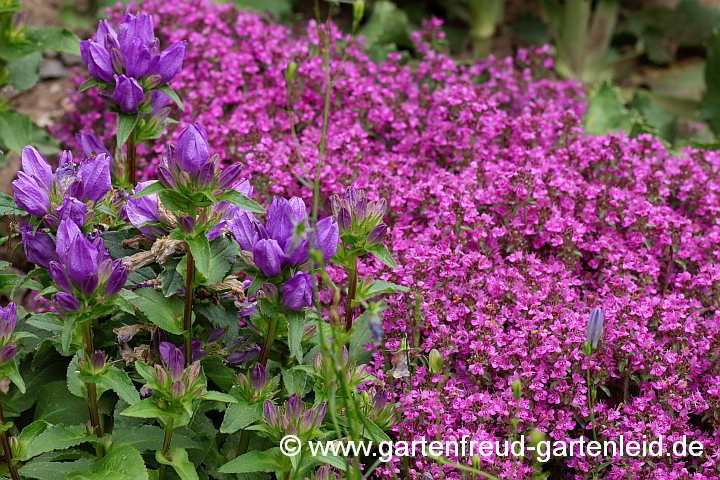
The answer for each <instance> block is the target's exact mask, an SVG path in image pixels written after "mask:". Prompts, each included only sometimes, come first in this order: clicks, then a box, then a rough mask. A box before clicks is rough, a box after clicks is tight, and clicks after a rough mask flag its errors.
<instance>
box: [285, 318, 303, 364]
mask: <svg viewBox="0 0 720 480" xmlns="http://www.w3.org/2000/svg"><path fill="white" fill-rule="evenodd" d="M289 317H290V318H289V320H288V347H289V348H290V356H291V357H295V359H296V360H297V361H298V363H302V359H303V351H302V345H301V342H302V337H303V329H304V327H305V317H303V316H302V315H297V314H293V315H290V316H289Z"/></svg>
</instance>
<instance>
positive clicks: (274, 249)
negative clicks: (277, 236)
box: [252, 238, 285, 277]
mask: <svg viewBox="0 0 720 480" xmlns="http://www.w3.org/2000/svg"><path fill="white" fill-rule="evenodd" d="M252 252H253V262H254V263H255V265H257V267H258V268H259V269H260V270H262V272H263V273H264V274H265V276H266V277H272V276H275V275H278V274H279V273H280V271H281V270H282V263H283V261H284V260H285V255H284V254H283V251H282V249H281V248H280V245H278V242H277V241H276V240H274V239H269V240H268V239H264V238H263V239H260V240H258V241H257V242H256V243H255V246H254V247H253V250H252Z"/></svg>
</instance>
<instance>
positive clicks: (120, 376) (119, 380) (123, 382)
mask: <svg viewBox="0 0 720 480" xmlns="http://www.w3.org/2000/svg"><path fill="white" fill-rule="evenodd" d="M78 379H79V380H81V381H83V382H86V383H96V384H98V385H102V386H103V387H105V390H112V391H114V392H115V393H117V395H118V397H120V398H122V399H123V400H125V401H126V402H127V403H128V404H130V405H133V404H135V403H137V402H139V401H140V394H139V393H138V391H137V389H136V388H135V385H133V382H132V380H130V377H129V376H128V374H127V373H125V371H124V370H120V369H119V368H117V367H115V366H110V367H109V368H108V369H107V370H106V371H105V372H104V373H103V374H102V375H96V376H90V375H85V374H83V373H80V374H78Z"/></svg>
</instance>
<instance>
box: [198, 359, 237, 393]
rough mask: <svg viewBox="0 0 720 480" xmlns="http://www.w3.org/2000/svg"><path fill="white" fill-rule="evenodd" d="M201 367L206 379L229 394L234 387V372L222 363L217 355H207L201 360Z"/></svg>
mask: <svg viewBox="0 0 720 480" xmlns="http://www.w3.org/2000/svg"><path fill="white" fill-rule="evenodd" d="M202 365H203V372H205V375H206V376H207V378H209V379H210V380H212V381H213V382H215V384H216V385H217V386H218V387H220V388H221V389H223V390H225V391H227V392H229V391H230V389H231V388H232V387H233V385H235V381H236V375H235V372H234V371H233V370H232V369H231V368H230V367H228V366H227V365H225V364H224V363H223V361H222V358H220V357H218V356H217V355H208V356H207V357H205V358H203V360H202Z"/></svg>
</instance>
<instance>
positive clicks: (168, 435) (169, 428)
mask: <svg viewBox="0 0 720 480" xmlns="http://www.w3.org/2000/svg"><path fill="white" fill-rule="evenodd" d="M174 423H175V420H173V419H172V418H169V419H168V420H167V423H166V424H165V437H164V438H163V449H162V455H163V457H165V458H167V455H168V453H169V452H170V444H171V443H172V432H173V426H174ZM166 467H167V465H164V464H163V465H160V471H159V472H158V478H159V480H164V478H165V468H166Z"/></svg>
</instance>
